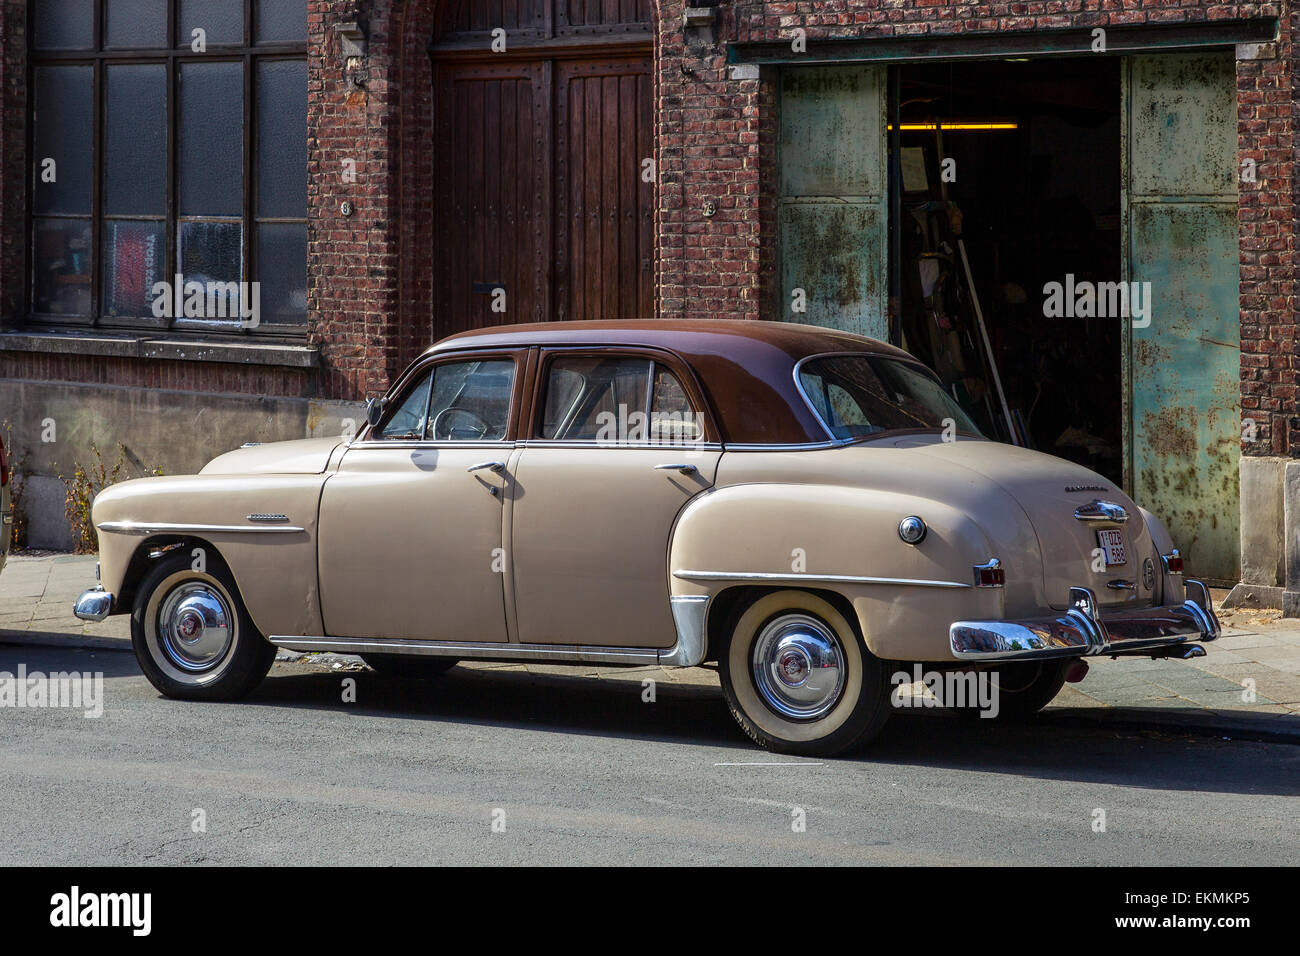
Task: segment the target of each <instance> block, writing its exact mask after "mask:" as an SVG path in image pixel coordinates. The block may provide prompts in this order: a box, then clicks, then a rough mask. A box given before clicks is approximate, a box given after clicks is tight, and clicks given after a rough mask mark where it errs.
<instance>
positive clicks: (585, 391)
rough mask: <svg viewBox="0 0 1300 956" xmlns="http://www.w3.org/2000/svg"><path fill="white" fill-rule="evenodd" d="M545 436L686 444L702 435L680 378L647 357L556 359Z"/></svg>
mask: <svg viewBox="0 0 1300 956" xmlns="http://www.w3.org/2000/svg"><path fill="white" fill-rule="evenodd" d="M541 437H542V438H545V439H551V440H556V441H594V442H597V443H600V444H611V445H616V444H642V443H653V444H684V443H693V442H697V441H699V440H700V439H701V438H702V437H703V427H702V426H701V424H700V416H699V415H698V414H697V413H696V411H695V409H694V408H693V407H692V406H691V403H690V400H689V399H688V398H687V396H686V391H685V389H684V388H682V384H681V382H680V381H679V380H678V378H677V376H675V375H674V374H673V373H672V372H671V371H669V370H668V369H667V368H664V367H663V366H662V365H659V364H658V363H656V362H654V361H652V360H651V359H644V358H632V357H625V358H614V357H608V358H606V357H601V356H574V357H560V358H557V359H555V360H554V361H553V362H552V363H551V364H550V366H549V368H548V371H547V375H546V396H545V402H544V405H543V414H542V421H541Z"/></svg>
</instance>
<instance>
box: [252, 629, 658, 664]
mask: <svg viewBox="0 0 1300 956" xmlns="http://www.w3.org/2000/svg"><path fill="white" fill-rule="evenodd" d="M267 640H268V641H270V642H271V643H272V644H274V645H275V646H276V647H283V648H287V649H288V650H291V651H333V652H334V653H337V654H373V653H380V654H410V655H413V656H420V657H456V658H460V659H462V660H488V661H516V660H518V661H547V660H553V661H556V662H559V663H564V662H569V661H573V662H576V663H587V664H628V665H644V664H657V663H659V659H660V655H662V654H667V653H670V652H669V651H662V650H658V649H656V648H653V647H586V646H580V645H574V644H508V643H506V642H505V641H500V642H497V643H488V642H481V641H478V642H476V641H402V640H394V639H389V638H348V637H314V636H313V637H298V636H293V635H284V634H273V635H272V636H270V637H268V638H267Z"/></svg>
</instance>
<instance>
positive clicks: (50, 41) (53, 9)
mask: <svg viewBox="0 0 1300 956" xmlns="http://www.w3.org/2000/svg"><path fill="white" fill-rule="evenodd" d="M32 16H33V18H34V19H35V21H36V22H35V23H34V24H33V30H34V33H33V37H34V42H35V44H36V49H38V50H88V49H90V47H91V46H92V45H93V44H94V42H95V6H94V3H93V2H92V0H39V2H38V3H33V4H32Z"/></svg>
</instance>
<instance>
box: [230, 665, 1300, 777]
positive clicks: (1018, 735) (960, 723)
mask: <svg viewBox="0 0 1300 956" xmlns="http://www.w3.org/2000/svg"><path fill="white" fill-rule="evenodd" d="M345 677H352V678H355V679H356V681H357V685H356V690H357V703H352V704H345V703H343V702H342V700H341V696H342V695H341V680H342V678H345ZM643 693H644V687H643V684H642V683H641V681H640V680H639V679H636V678H634V677H631V676H629V677H627V678H618V677H614V678H613V679H611V678H610V677H603V678H595V677H569V676H560V675H552V674H537V673H528V672H523V671H514V670H488V669H472V670H470V669H465V668H455V669H454V670H452V671H450V672H449V673H448V674H446V675H445V676H443V677H440V678H436V679H433V680H408V679H403V678H393V677H386V676H382V675H380V674H377V673H375V672H373V671H370V670H357V671H334V672H328V671H314V672H307V673H302V672H297V673H295V672H294V670H293V669H292V668H277V670H276V671H274V672H273V677H272V678H271V679H269V680H267V681H266V682H265V683H263V685H262V686H261V687H260V688H259V689H258V690H257V691H255V692H254V694H253V695H251V697H250V698H249V700H250V701H252V702H255V703H258V704H261V705H269V706H277V707H303V706H309V707H321V708H328V709H330V710H338V709H341V708H347V709H349V710H350V711H352V712H354V713H358V714H364V715H367V716H373V717H402V718H407V719H409V718H412V717H414V718H417V719H420V718H423V719H429V720H432V721H437V722H457V723H472V724H476V725H481V726H493V727H503V728H519V729H529V730H545V731H550V732H557V733H576V734H583V735H590V736H599V737H606V738H633V739H637V740H650V741H662V742H664V743H673V744H688V745H694V746H707V747H715V748H719V749H720V750H725V751H727V753H726V755H725V757H724V758H723V759H727V760H733V759H736V758H735V754H734V751H735V750H736V749H737V748H740V749H743V750H752V753H753V758H752V759H755V760H760V759H763V757H764V754H763V751H761V750H759V749H758V748H757V747H755V746H754V745H753V744H752V743H751V742H750V741H749V739H748V738H747V737H745V735H744V734H743V733H741V731H740V729H739V728H738V727H737V726H736V724H735V722H734V721H733V720H732V718H731V715H730V714H729V713H728V712H727V708H726V704H725V702H724V701H723V699H722V695H721V693H720V691H719V690H718V689H717V688H716V687H710V686H700V685H689V684H671V683H666V682H659V683H658V684H657V685H656V687H655V694H656V701H655V702H654V703H653V704H652V703H647V702H644V701H643V700H642V694H643ZM1133 714H1134V719H1135V720H1140V713H1137V712H1133ZM1189 754H1195V755H1196V758H1197V759H1196V760H1194V761H1189V760H1188V756H1189ZM1266 754H1267V755H1266ZM838 759H839V760H840V761H843V762H845V763H847V764H849V765H854V766H861V767H862V769H864V770H867V769H869V768H870V766H871V765H876V764H890V765H895V766H918V767H920V766H924V767H931V768H945V769H958V770H967V771H971V772H978V773H1000V774H1009V775H1016V776H1026V777H1037V778H1041V779H1043V780H1053V781H1070V782H1081V783H1095V784H1105V785H1110V786H1129V787H1138V788H1142V789H1148V790H1151V789H1154V790H1168V791H1191V792H1197V791H1200V792H1209V793H1251V794H1260V795H1266V794H1274V795H1284V796H1300V747H1294V746H1286V745H1283V746H1281V747H1271V748H1268V749H1267V750H1266V749H1265V745H1263V744H1258V743H1251V742H1235V741H1226V740H1223V739H1220V738H1213V737H1206V736H1204V735H1203V734H1202V735H1194V734H1191V733H1186V732H1182V731H1176V730H1163V729H1140V730H1129V729H1119V728H1116V727H1113V726H1108V725H1106V724H1103V723H1101V722H1099V721H1098V720H1097V719H1096V716H1095V715H1093V714H1091V713H1090V712H1089V711H1087V710H1082V709H1081V710H1074V709H1057V710H1055V711H1052V712H1050V713H1048V714H1044V715H1041V716H1039V717H1037V718H1033V719H1030V720H1028V721H1024V722H1017V723H1010V722H1004V721H995V720H981V719H966V718H960V717H955V716H953V715H952V714H947V713H942V712H937V711H927V712H921V713H916V712H913V713H907V714H899V715H895V716H894V717H893V718H892V719H891V720H890V721H889V723H888V724H887V725H886V726H885V729H884V731H883V732H882V733H881V734H880V736H879V737H878V738H877V739H876V740H875V741H874V742H872V743H871V744H870V745H869V746H868V747H866V748H865V749H863V750H862V751H860V752H858V753H853V754H850V755H848V756H845V757H841V758H838Z"/></svg>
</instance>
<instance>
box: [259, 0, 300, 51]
mask: <svg viewBox="0 0 1300 956" xmlns="http://www.w3.org/2000/svg"><path fill="white" fill-rule="evenodd" d="M257 42H258V43H306V42H307V0H258V2H257Z"/></svg>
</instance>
